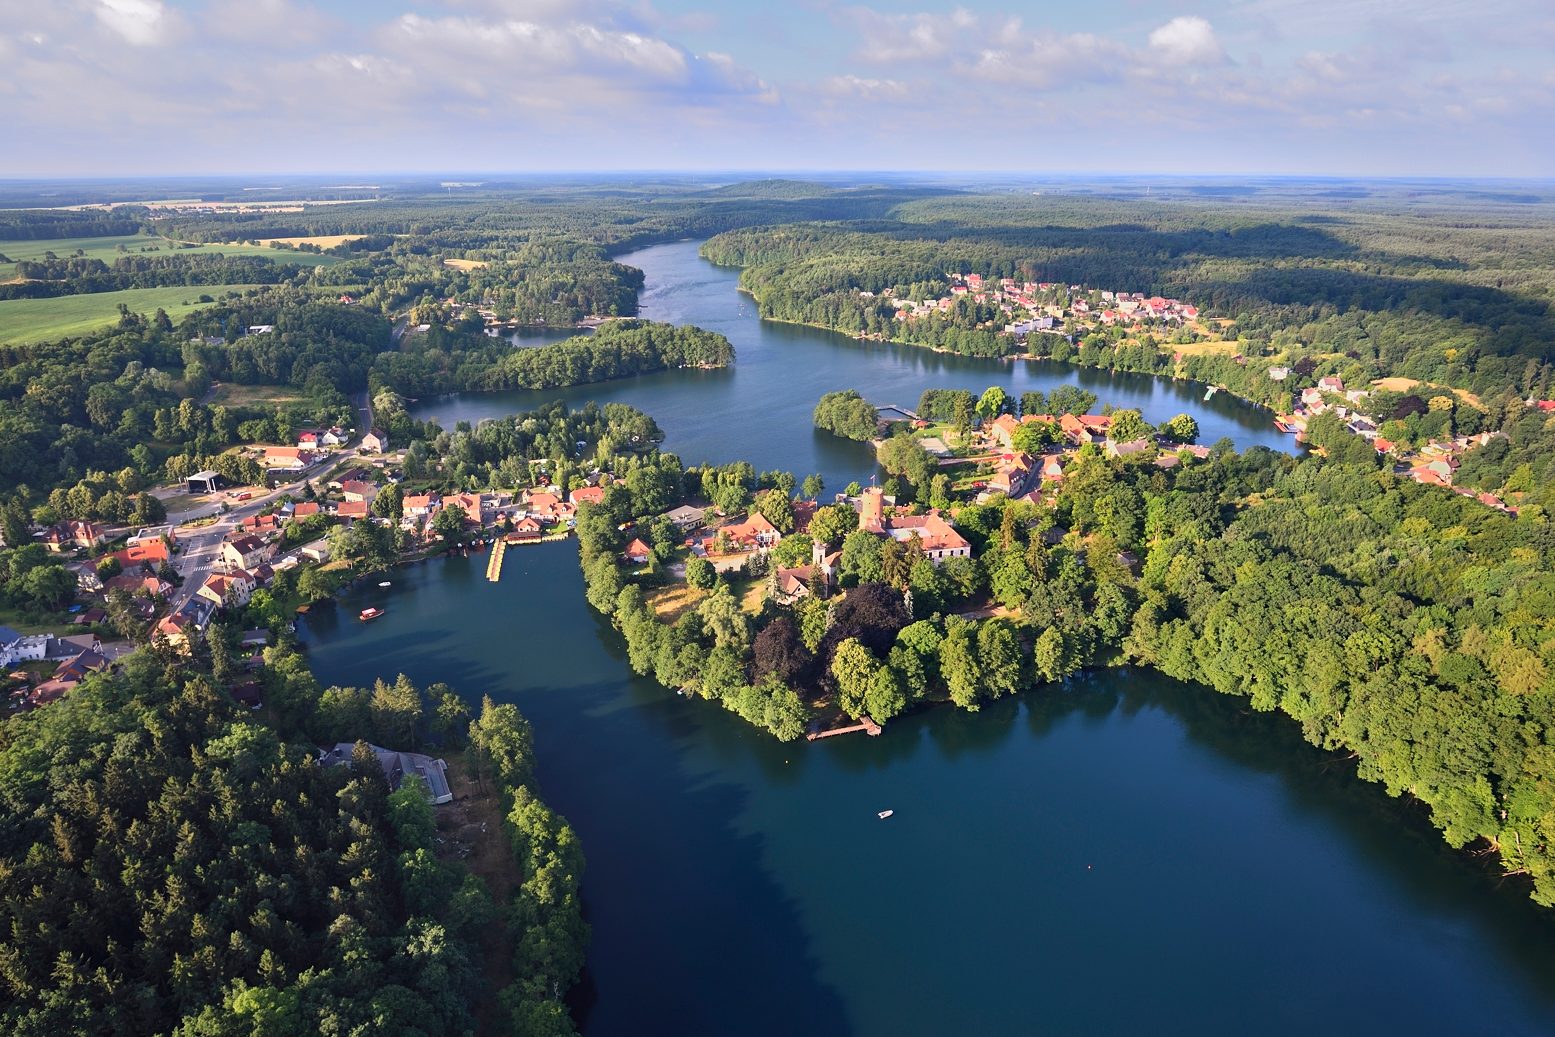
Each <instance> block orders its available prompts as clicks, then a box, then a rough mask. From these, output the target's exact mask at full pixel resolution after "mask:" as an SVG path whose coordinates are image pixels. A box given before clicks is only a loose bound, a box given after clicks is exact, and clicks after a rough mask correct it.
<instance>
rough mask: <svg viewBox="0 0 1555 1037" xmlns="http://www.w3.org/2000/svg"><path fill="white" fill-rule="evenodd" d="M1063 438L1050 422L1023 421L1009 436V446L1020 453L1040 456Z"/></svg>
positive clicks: (1056, 427)
mask: <svg viewBox="0 0 1555 1037" xmlns="http://www.w3.org/2000/svg"><path fill="white" fill-rule="evenodd" d="M1063 438H1064V436H1063V433H1062V432H1060V431H1059V428H1058V426H1057V425H1054V424H1053V423H1051V422H1047V421H1023V422H1021V424H1020V427H1019V428H1017V429H1016V430H1015V432H1014V434H1013V435H1011V436H1010V445H1011V446H1012V447H1014V448H1015V449H1016V450H1019V451H1021V452H1022V453H1027V454H1040V453H1042V452H1043V451H1044V450H1046V449H1047V448H1048V447H1050V446H1052V445H1053V444H1055V443H1060V442H1062V441H1063Z"/></svg>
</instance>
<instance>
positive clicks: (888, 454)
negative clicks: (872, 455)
mask: <svg viewBox="0 0 1555 1037" xmlns="http://www.w3.org/2000/svg"><path fill="white" fill-rule="evenodd" d="M880 464H881V466H882V467H883V468H885V470H886V471H887V472H889V473H891V474H892V475H902V476H906V477H907V479H908V481H910V482H911V483H912V484H913V485H914V486H915V487H924V488H927V487H928V485H929V476H930V475H932V474H933V473H934V471H935V468H936V464H935V461H934V458H933V457H932V456H931V455H930V454H929V452H928V451H927V450H925V449H924V448H923V444H922V443H920V442H918V440H917V439H916V438H914V437H913V436H911V435H907V434H902V435H896V436H892V437H891V438H890V439H888V440H886V441H885V442H884V443H882V444H881V445H880Z"/></svg>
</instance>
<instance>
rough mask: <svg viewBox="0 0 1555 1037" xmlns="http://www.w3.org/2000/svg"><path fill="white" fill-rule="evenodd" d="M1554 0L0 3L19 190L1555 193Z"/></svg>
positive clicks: (4, 109)
mask: <svg viewBox="0 0 1555 1037" xmlns="http://www.w3.org/2000/svg"><path fill="white" fill-rule="evenodd" d="M1552 130H1555V0H1479V2H1477V3H1474V4H1463V3H1460V2H1451V3H1449V2H1447V0H1201V2H1198V3H1185V4H1179V3H1175V2H1170V0H1165V2H1163V0H1088V2H1086V3H1073V2H1067V3H1057V2H1051V0H1044V2H1024V3H1022V2H1018V0H979V2H978V3H977V4H975V5H969V6H966V7H960V6H955V5H944V6H938V5H929V4H927V3H921V2H919V3H914V2H896V0H863V2H859V3H847V2H830V0H765V2H760V3H733V2H723V3H714V2H709V0H0V141H3V142H4V143H3V145H0V177H37V176H118V175H167V174H191V175H194V174H199V175H206V174H221V173H265V172H273V173H283V172H291V173H302V172H331V173H332V172H373V171H384V172H389V171H394V172H452V171H469V172H479V171H491V172H510V173H511V172H520V173H521V172H527V171H535V172H540V171H557V170H567V171H578V170H680V169H686V170H709V169H711V170H742V169H743V170H763V171H782V170H826V169H837V170H847V169H863V170H934V171H962V170H964V171H974V170H975V171H1009V172H1017V173H1019V172H1030V173H1033V174H1050V173H1066V172H1091V173H1094V172H1115V173H1146V174H1148V173H1162V174H1232V175H1235V174H1293V175H1303V174H1325V175H1339V176H1505V177H1540V178H1543V177H1550V176H1555V132H1552Z"/></svg>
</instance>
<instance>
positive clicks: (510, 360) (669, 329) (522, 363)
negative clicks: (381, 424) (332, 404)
mask: <svg viewBox="0 0 1555 1037" xmlns="http://www.w3.org/2000/svg"><path fill="white" fill-rule="evenodd" d="M733 362H734V347H733V346H732V345H730V344H729V340H728V339H726V338H724V337H723V336H722V335H719V334H717V333H715V332H709V331H703V330H702V329H700V328H696V327H691V326H689V325H688V326H685V327H677V326H674V325H670V324H659V323H655V322H652V321H644V320H636V319H623V320H613V321H607V322H605V323H604V324H601V325H600V326H599V327H598V328H596V329H595V330H594V332H593V333H592V334H586V335H575V336H573V337H572V338H569V339H566V340H564V341H561V342H553V343H551V344H550V345H545V346H534V347H531V348H520V347H514V346H513V345H512V344H511V343H509V342H507V341H505V340H503V339H498V338H493V337H491V336H489V335H486V334H483V333H482V332H481V331H480V330H479V329H478V328H474V329H471V328H463V329H458V330H449V329H445V328H441V327H434V328H431V329H429V330H428V331H427V332H425V333H421V334H416V335H409V336H406V339H405V340H403V341H402V342H401V345H400V348H399V349H398V350H395V351H393V352H385V353H381V354H379V355H378V356H377V358H376V360H375V362H374V364H373V369H372V380H373V382H374V383H375V384H377V385H381V386H384V387H387V388H392V389H393V390H395V391H396V392H401V393H405V394H408V395H417V394H431V393H443V392H454V391H457V390H462V389H557V388H561V387H564V386H569V385H586V384H588V383H591V382H603V381H608V380H610V379H612V378H629V377H631V376H633V375H639V374H648V373H650V372H653V371H664V370H671V369H675V368H683V367H700V368H709V367H727V366H728V365H729V364H731V363H733Z"/></svg>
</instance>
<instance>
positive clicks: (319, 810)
mask: <svg viewBox="0 0 1555 1037" xmlns="http://www.w3.org/2000/svg"><path fill="white" fill-rule="evenodd" d="M214 647H215V650H216V656H217V657H216V658H215V659H213V660H210V661H208V663H207V664H196V665H195V666H193V667H191V666H190V665H189V664H187V663H182V662H174V661H173V660H172V659H171V658H169V657H167V656H164V655H161V654H159V653H158V652H157V651H155V650H153V649H145V650H142V651H140V652H137V653H135V654H134V655H132V656H130V657H129V658H128V659H126V660H125V661H124V663H123V664H122V666H121V667H120V669H119V671H118V672H117V673H111V674H102V675H98V676H95V677H92V678H90V679H89V680H88V681H87V682H86V683H84V684H82V685H81V686H80V687H78V688H77V689H76V690H75V691H74V692H73V693H72V694H71V696H70V697H68V698H67V699H65V700H63V701H61V702H58V703H55V704H53V705H51V706H50V707H49V708H48V709H44V710H39V711H37V712H34V713H31V714H28V715H25V716H22V717H17V718H13V719H11V720H9V721H7V722H6V723H5V724H4V725H0V799H3V801H4V804H5V815H6V818H7V822H6V824H5V825H3V826H0V916H3V925H0V933H3V935H0V962H3V966H0V988H3V989H4V991H5V994H4V997H3V998H0V1019H3V1020H4V1028H5V1030H6V1032H7V1033H12V1034H17V1035H23V1034H59V1033H109V1032H113V1033H177V1034H184V1035H189V1037H194V1035H218V1034H219V1035H234V1037H236V1035H238V1034H244V1035H247V1034H261V1033H263V1034H270V1033H274V1034H283V1033H286V1034H290V1033H366V1032H391V1031H392V1032H404V1033H411V1032H414V1033H422V1034H429V1035H432V1034H448V1035H461V1034H466V1033H469V1032H470V1031H471V1028H472V1026H473V1022H474V1016H473V1014H472V1011H473V1009H474V1007H475V1006H476V1005H477V1004H485V1005H487V1006H490V1007H489V1009H488V1010H489V1011H498V1012H505V1013H507V1014H508V1015H509V1016H510V1018H511V1025H510V1026H504V1027H502V1029H504V1030H505V1031H506V1032H512V1033H518V1034H535V1035H540V1034H547V1035H549V1034H559V1033H568V1032H571V1024H570V1022H569V1020H568V1018H567V1012H566V1008H565V1006H564V1005H563V1004H562V1003H561V1001H560V996H561V994H562V993H564V992H565V991H566V989H567V987H568V986H570V984H571V983H572V981H573V980H574V979H575V978H576V976H577V974H578V970H579V969H580V968H581V965H582V957H583V945H584V942H585V941H586V939H587V927H586V925H585V924H584V923H583V922H582V919H581V915H580V910H579V904H578V899H577V882H578V878H579V876H580V874H581V870H582V863H583V862H582V855H581V853H580V852H579V849H578V845H577V841H576V839H575V837H574V836H573V835H572V832H571V830H570V829H569V828H568V827H567V825H566V823H565V822H564V821H563V820H561V819H560V818H558V817H557V816H556V815H555V814H553V813H551V812H550V811H549V810H547V809H546V808H545V807H544V805H543V804H541V803H540V802H539V801H538V800H537V799H536V798H535V796H534V793H533V791H532V783H533V773H532V770H533V758H532V750H531V736H530V733H529V728H528V725H527V724H526V723H525V722H524V720H523V718H522V717H520V716H519V715H518V714H517V711H516V710H514V709H513V707H511V706H498V705H495V704H493V703H492V702H491V701H490V700H489V699H488V700H487V701H486V703H485V706H484V708H483V709H482V710H481V712H480V715H479V716H478V717H477V718H475V719H474V721H473V722H471V721H470V717H469V713H468V710H467V709H466V708H465V706H464V704H463V702H462V701H461V700H460V699H459V698H458V697H457V696H456V695H454V694H453V693H452V692H451V691H449V689H447V688H446V687H441V686H434V687H433V688H431V689H425V690H422V689H417V688H415V687H414V686H413V685H411V684H410V683H409V682H408V681H406V680H405V679H404V678H401V679H400V680H399V681H397V682H395V683H393V684H389V683H386V682H383V681H380V682H379V683H378V686H377V687H376V688H375V689H361V690H356V689H337V688H331V689H328V690H327V691H326V690H322V689H320V688H319V687H318V685H317V683H316V682H314V681H313V678H312V677H311V675H310V674H309V673H308V670H307V666H306V664H305V663H304V662H303V661H302V659H301V657H300V656H298V655H296V654H295V653H294V652H291V651H289V650H287V649H283V648H275V649H271V650H269V652H268V653H267V655H266V659H265V665H264V667H263V670H262V673H261V677H262V679H263V680H264V682H265V684H266V687H267V693H266V698H267V700H270V701H271V702H272V703H273V705H272V706H271V707H270V708H268V709H267V710H266V711H265V712H264V713H263V714H259V715H255V714H251V713H249V712H248V711H246V710H243V709H240V708H239V707H238V706H237V705H236V704H235V703H234V702H233V701H232V700H231V699H230V698H228V696H227V694H226V693H225V692H224V691H223V690H222V684H223V681H222V680H221V679H220V677H219V676H217V675H219V674H221V673H222V672H223V669H224V668H228V667H230V666H231V665H232V663H231V660H230V659H228V658H227V651H228V650H227V648H226V647H225V646H224V645H222V644H220V643H218V644H217V645H216V646H214ZM213 667H214V668H213ZM425 717H429V718H430V719H426V718H425ZM466 729H467V730H466ZM418 732H419V733H424V734H418ZM368 737H373V738H377V739H381V740H383V741H386V742H389V743H390V744H391V745H393V746H394V747H396V748H410V747H411V745H413V744H415V742H416V739H417V738H418V737H422V738H431V739H433V740H435V743H436V744H440V745H441V746H442V749H439V750H435V751H449V750H451V749H452V748H454V747H456V746H459V745H463V744H465V743H466V742H467V743H468V749H467V750H466V753H465V758H466V760H467V762H468V764H469V766H471V767H472V768H474V769H475V770H476V771H477V772H478V773H480V774H483V775H484V776H485V778H486V780H487V781H489V782H490V783H491V784H492V785H493V786H495V787H496V788H497V789H499V790H500V796H501V799H502V807H503V816H504V817H505V818H506V821H505V828H506V833H505V834H506V837H507V838H508V839H510V840H511V843H512V847H513V854H514V858H515V862H516V865H517V869H518V872H519V874H520V875H521V876H522V881H521V883H520V885H519V887H518V888H517V889H516V890H515V891H514V892H513V899H512V901H511V903H501V902H499V901H498V900H497V899H496V898H495V897H494V894H493V891H492V890H491V889H490V888H489V887H488V885H487V883H486V882H485V881H483V880H482V879H481V878H479V877H477V876H476V875H474V874H472V873H470V872H468V871H467V870H466V869H465V868H464V867H463V866H462V865H460V864H457V863H453V862H450V861H448V860H444V859H441V858H440V857H439V855H438V853H437V846H436V843H437V840H435V836H436V818H435V815H434V808H433V807H432V806H431V804H430V803H429V802H428V800H427V799H426V798H425V794H424V792H423V790H422V788H421V787H420V786H419V780H418V779H412V780H410V781H407V782H406V783H405V784H404V785H403V786H402V787H401V788H400V789H399V790H398V791H391V790H390V788H389V785H388V782H387V780H386V779H385V776H384V771H383V769H382V768H381V766H380V765H379V763H378V761H377V759H376V757H375V756H374V755H373V754H372V753H371V752H370V751H368V750H367V748H366V745H365V743H362V742H359V743H358V745H357V750H356V754H355V756H354V757H353V760H352V762H351V763H350V765H348V766H339V767H328V768H326V767H321V766H319V765H318V763H317V761H316V759H315V754H316V751H317V750H316V749H315V748H314V744H315V740H316V741H318V742H328V741H333V740H335V739H337V738H339V739H343V740H347V741H349V740H352V739H354V738H368ZM305 739H306V740H305ZM407 742H409V743H410V744H407ZM490 953H499V954H506V955H510V956H511V957H512V966H511V969H510V970H508V972H509V973H510V974H511V975H512V977H513V983H512V985H511V986H510V987H509V988H508V989H507V990H504V991H501V992H497V991H491V990H484V989H482V984H483V980H482V978H481V970H482V965H483V959H484V956H485V955H487V954H490Z"/></svg>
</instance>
